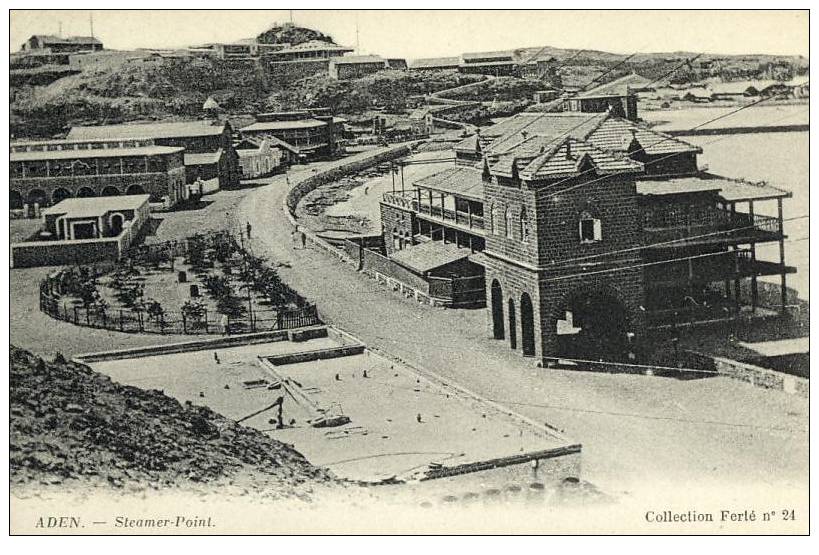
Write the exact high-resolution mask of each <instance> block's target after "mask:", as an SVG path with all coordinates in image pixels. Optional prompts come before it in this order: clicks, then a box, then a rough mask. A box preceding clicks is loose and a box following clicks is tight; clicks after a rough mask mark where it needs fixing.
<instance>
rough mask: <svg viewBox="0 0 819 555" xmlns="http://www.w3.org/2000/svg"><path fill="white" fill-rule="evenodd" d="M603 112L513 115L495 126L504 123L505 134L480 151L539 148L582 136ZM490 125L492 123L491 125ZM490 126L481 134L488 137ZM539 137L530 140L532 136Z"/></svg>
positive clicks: (592, 128)
mask: <svg viewBox="0 0 819 555" xmlns="http://www.w3.org/2000/svg"><path fill="white" fill-rule="evenodd" d="M605 117H606V114H588V113H581V112H563V113H555V114H552V113H539V114H537V115H531V114H526V115H524V117H519V116H516V117H514V118H511V119H510V120H507V121H505V122H503V123H500V124H498V126H504V129H505V130H506V133H504V134H503V135H501V136H497V138H496V139H495V140H494V141H492V142H491V143H489V144H488V145H485V146H484V152H488V153H492V154H503V153H506V152H511V151H512V150H514V149H516V148H517V147H519V146H524V148H527V146H528V148H529V149H531V148H532V146H533V145H536V147H537V148H539V147H540V146H541V145H543V144H548V143H550V142H551V141H553V140H556V139H559V138H563V137H574V138H577V139H583V138H585V137H586V136H588V135H589V133H591V132H592V131H593V130H594V129H596V128H597V127H598V126H599V125H600V124H601V123H602V122H603V120H604V119H605ZM493 127H494V126H493ZM492 133H493V128H492V127H490V128H489V129H488V130H486V131H485V132H484V133H483V134H482V136H487V135H489V136H490V137H491V135H492ZM535 137H539V138H540V139H538V140H537V141H534V142H533V138H535Z"/></svg>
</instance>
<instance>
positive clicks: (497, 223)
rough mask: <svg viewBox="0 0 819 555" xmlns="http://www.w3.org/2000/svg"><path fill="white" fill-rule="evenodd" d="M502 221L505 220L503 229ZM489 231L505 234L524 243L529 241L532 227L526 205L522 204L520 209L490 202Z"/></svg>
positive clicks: (495, 233) (494, 233)
mask: <svg viewBox="0 0 819 555" xmlns="http://www.w3.org/2000/svg"><path fill="white" fill-rule="evenodd" d="M501 222H503V229H501ZM516 228H517V230H516ZM516 231H517V232H516ZM489 232H490V233H491V234H493V235H501V234H503V235H504V236H506V237H507V238H509V239H519V240H520V241H521V242H523V243H528V242H529V239H530V236H531V227H530V223H529V213H528V212H527V211H526V207H525V206H521V207H520V209H519V210H518V209H515V208H513V207H511V206H507V207H506V208H504V207H503V206H502V205H496V204H495V203H492V204H490V205H489Z"/></svg>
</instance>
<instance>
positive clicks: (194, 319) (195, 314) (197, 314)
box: [182, 301, 206, 329]
mask: <svg viewBox="0 0 819 555" xmlns="http://www.w3.org/2000/svg"><path fill="white" fill-rule="evenodd" d="M205 312H206V309H205V305H204V304H202V302H201V301H186V302H185V304H183V305H182V314H183V315H184V316H185V320H186V321H187V326H188V327H189V328H190V329H198V328H201V327H203V325H204V318H205Z"/></svg>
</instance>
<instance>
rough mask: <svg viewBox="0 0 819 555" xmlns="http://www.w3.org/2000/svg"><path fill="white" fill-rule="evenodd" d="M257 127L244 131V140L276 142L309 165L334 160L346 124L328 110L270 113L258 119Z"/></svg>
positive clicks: (259, 116)
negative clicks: (327, 159)
mask: <svg viewBox="0 0 819 555" xmlns="http://www.w3.org/2000/svg"><path fill="white" fill-rule="evenodd" d="M256 120H257V121H256V123H253V124H251V125H248V126H247V127H243V128H242V129H241V130H240V131H241V134H242V136H244V137H249V138H251V139H257V140H260V139H272V140H273V145H275V146H277V147H279V148H282V149H284V150H286V151H288V152H289V153H290V154H291V155H292V156H293V157H294V158H295V159H296V160H298V161H301V162H308V161H312V160H319V159H322V158H327V157H328V156H332V155H333V154H335V152H336V151H337V149H338V138H339V136H340V134H341V129H340V127H341V125H342V120H341V119H340V118H335V117H333V116H332V115H330V114H329V111H328V110H326V109H316V110H296V111H292V112H268V113H262V114H257V115H256Z"/></svg>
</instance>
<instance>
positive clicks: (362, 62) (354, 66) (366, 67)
mask: <svg viewBox="0 0 819 555" xmlns="http://www.w3.org/2000/svg"><path fill="white" fill-rule="evenodd" d="M389 67H390V65H389V62H388V61H387V60H385V59H384V58H382V57H381V56H340V57H337V58H334V59H332V60H330V66H329V74H330V77H332V78H333V79H339V80H344V79H355V78H357V77H364V76H365V75H370V74H371V73H376V72H378V71H381V70H382V69H389Z"/></svg>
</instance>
